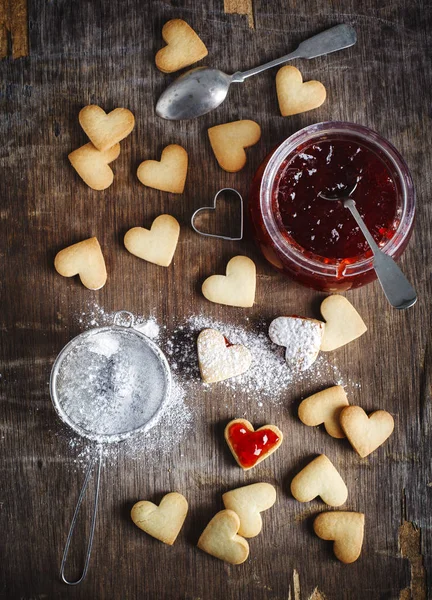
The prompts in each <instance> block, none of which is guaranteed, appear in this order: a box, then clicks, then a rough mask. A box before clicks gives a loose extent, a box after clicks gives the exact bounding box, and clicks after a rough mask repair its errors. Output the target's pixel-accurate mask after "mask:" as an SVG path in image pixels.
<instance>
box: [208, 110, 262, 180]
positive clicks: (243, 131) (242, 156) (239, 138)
mask: <svg viewBox="0 0 432 600" xmlns="http://www.w3.org/2000/svg"><path fill="white" fill-rule="evenodd" d="M208 136H209V139H210V144H211V147H212V149H213V152H214V155H215V156H216V160H217V161H218V163H219V166H221V167H222V169H224V171H228V172H229V173H235V172H237V171H240V169H243V167H244V166H245V164H246V152H245V150H244V149H245V148H249V146H253V145H254V144H256V143H257V142H258V141H259V139H260V137H261V127H260V126H259V125H258V123H255V121H250V120H247V119H244V120H242V121H232V122H231V123H224V124H223V125H216V126H215V127H210V129H209V130H208Z"/></svg>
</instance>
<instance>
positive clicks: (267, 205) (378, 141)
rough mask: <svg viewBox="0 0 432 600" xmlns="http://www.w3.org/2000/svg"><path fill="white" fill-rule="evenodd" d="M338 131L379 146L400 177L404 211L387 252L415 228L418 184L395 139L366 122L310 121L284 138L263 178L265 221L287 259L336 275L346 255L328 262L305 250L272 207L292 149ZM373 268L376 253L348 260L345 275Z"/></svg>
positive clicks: (304, 267)
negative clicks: (287, 234) (294, 241)
mask: <svg viewBox="0 0 432 600" xmlns="http://www.w3.org/2000/svg"><path fill="white" fill-rule="evenodd" d="M337 135H348V136H352V137H354V138H357V139H358V140H362V141H363V142H364V143H367V144H368V145H369V147H370V148H371V149H372V150H373V149H374V148H375V149H376V150H377V151H379V153H380V154H381V155H384V157H385V158H386V159H387V161H388V162H389V163H390V165H391V167H392V169H391V170H392V175H393V176H394V177H396V178H397V180H398V183H399V184H400V188H401V192H402V193H401V200H402V206H401V208H402V214H401V218H400V221H399V224H398V227H397V229H396V231H395V233H394V235H393V236H392V238H391V239H390V240H388V241H387V242H386V243H385V244H384V245H383V246H382V250H383V251H384V252H385V253H386V254H389V255H390V256H394V255H395V254H397V252H398V249H399V248H400V246H401V245H402V244H403V243H404V240H405V238H406V236H407V235H408V234H409V232H410V231H411V227H412V224H413V220H414V214H415V190H414V184H413V180H412V176H411V173H410V171H409V169H408V166H407V164H406V162H405V160H404V159H403V157H402V156H401V154H400V153H399V151H398V150H397V149H396V148H395V147H394V146H393V144H391V142H389V141H388V140H386V139H385V138H383V137H382V136H381V135H379V134H378V133H377V132H375V131H373V130H372V129H369V128H368V127H365V126H364V125H357V124H356V123H350V122H345V121H326V122H322V123H315V124H313V125H308V126H307V127H304V128H303V129H300V130H299V131H297V132H296V133H294V134H293V135H291V136H290V137H288V138H287V139H286V140H284V141H283V142H282V143H281V144H280V145H279V146H278V147H277V148H276V150H274V152H273V154H272V155H271V157H270V159H269V161H268V163H267V165H266V167H265V170H264V173H263V176H262V179H261V184H260V195H259V196H260V209H261V214H262V218H263V222H264V225H265V227H266V229H267V230H268V233H269V235H270V237H271V238H272V240H273V243H274V244H275V246H276V248H277V249H278V251H279V252H280V253H282V254H283V255H285V257H286V258H287V259H289V260H291V261H293V262H294V263H296V264H297V265H298V267H299V268H301V269H302V270H307V271H310V272H311V273H313V274H316V275H320V276H324V277H325V276H328V277H332V278H333V277H335V276H339V271H340V265H341V264H344V259H340V260H338V259H334V261H330V262H324V261H322V260H318V258H319V257H318V255H313V254H311V253H310V252H308V253H307V254H304V253H302V252H301V250H299V249H297V248H296V247H295V246H294V245H292V244H290V243H289V242H288V241H287V239H286V238H285V237H284V236H283V235H282V232H281V230H280V227H279V225H278V223H277V221H276V217H275V215H274V212H273V209H272V197H273V190H274V184H275V181H276V177H277V174H278V173H279V171H280V167H281V165H282V163H283V161H284V160H285V159H286V157H287V156H288V155H289V154H290V153H292V152H293V151H295V150H296V148H298V147H299V146H300V145H304V143H307V142H311V143H312V142H313V140H316V139H322V138H323V136H328V138H327V139H329V138H330V137H331V138H334V137H335V136H337ZM387 166H389V165H387ZM315 257H316V258H315ZM327 260H328V259H326V261H327ZM372 269H373V256H367V257H365V258H362V259H360V260H359V261H356V262H353V263H345V264H344V272H343V277H352V276H357V275H359V274H362V273H365V272H367V271H370V270H372Z"/></svg>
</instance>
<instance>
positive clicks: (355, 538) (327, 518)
mask: <svg viewBox="0 0 432 600" xmlns="http://www.w3.org/2000/svg"><path fill="white" fill-rule="evenodd" d="M364 522H365V518H364V514H363V513H357V512H345V511H334V512H324V513H321V514H319V515H318V516H317V518H316V519H315V521H314V524H313V528H314V531H315V533H316V535H317V536H318V537H319V538H321V539H322V540H333V541H334V544H333V552H334V553H335V556H336V558H338V559H339V560H340V561H341V562H343V563H345V564H349V563H353V562H354V561H356V560H357V559H358V557H359V556H360V553H361V549H362V545H363V536H364Z"/></svg>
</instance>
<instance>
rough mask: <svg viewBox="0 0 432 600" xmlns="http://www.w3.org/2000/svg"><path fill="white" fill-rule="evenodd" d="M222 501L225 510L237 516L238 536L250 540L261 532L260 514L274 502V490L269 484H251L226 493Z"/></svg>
mask: <svg viewBox="0 0 432 600" xmlns="http://www.w3.org/2000/svg"><path fill="white" fill-rule="evenodd" d="M222 500H223V503H224V505H225V508H229V509H230V510H233V511H234V512H235V513H236V514H237V515H238V516H239V519H240V528H239V530H238V533H239V535H242V536H244V537H246V538H251V537H255V536H256V535H258V534H259V532H260V531H261V529H262V518H261V514H260V513H261V512H262V511H264V510H267V509H268V508H270V507H272V506H273V504H274V503H275V502H276V490H275V488H274V487H273V486H272V485H270V483H252V484H251V485H245V486H244V487H241V488H237V489H236V490H231V491H230V492H226V493H225V494H223V496H222Z"/></svg>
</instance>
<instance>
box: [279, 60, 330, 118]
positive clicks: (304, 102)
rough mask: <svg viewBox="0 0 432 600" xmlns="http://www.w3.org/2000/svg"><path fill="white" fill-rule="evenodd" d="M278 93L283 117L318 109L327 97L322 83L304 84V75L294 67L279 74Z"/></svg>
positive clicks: (309, 82)
mask: <svg viewBox="0 0 432 600" xmlns="http://www.w3.org/2000/svg"><path fill="white" fill-rule="evenodd" d="M276 92H277V97H278V102H279V110H280V112H281V115H282V116H283V117H288V116H290V115H297V114H299V113H302V112H306V111H307V110H312V109H314V108H318V106H321V104H322V103H323V102H324V100H325V99H326V95H327V93H326V89H325V87H324V86H323V84H322V83H321V82H320V81H307V82H306V83H303V77H302V74H301V73H300V71H299V70H298V69H296V68H295V67H292V66H286V67H282V68H281V69H279V71H278V72H277V74H276Z"/></svg>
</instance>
